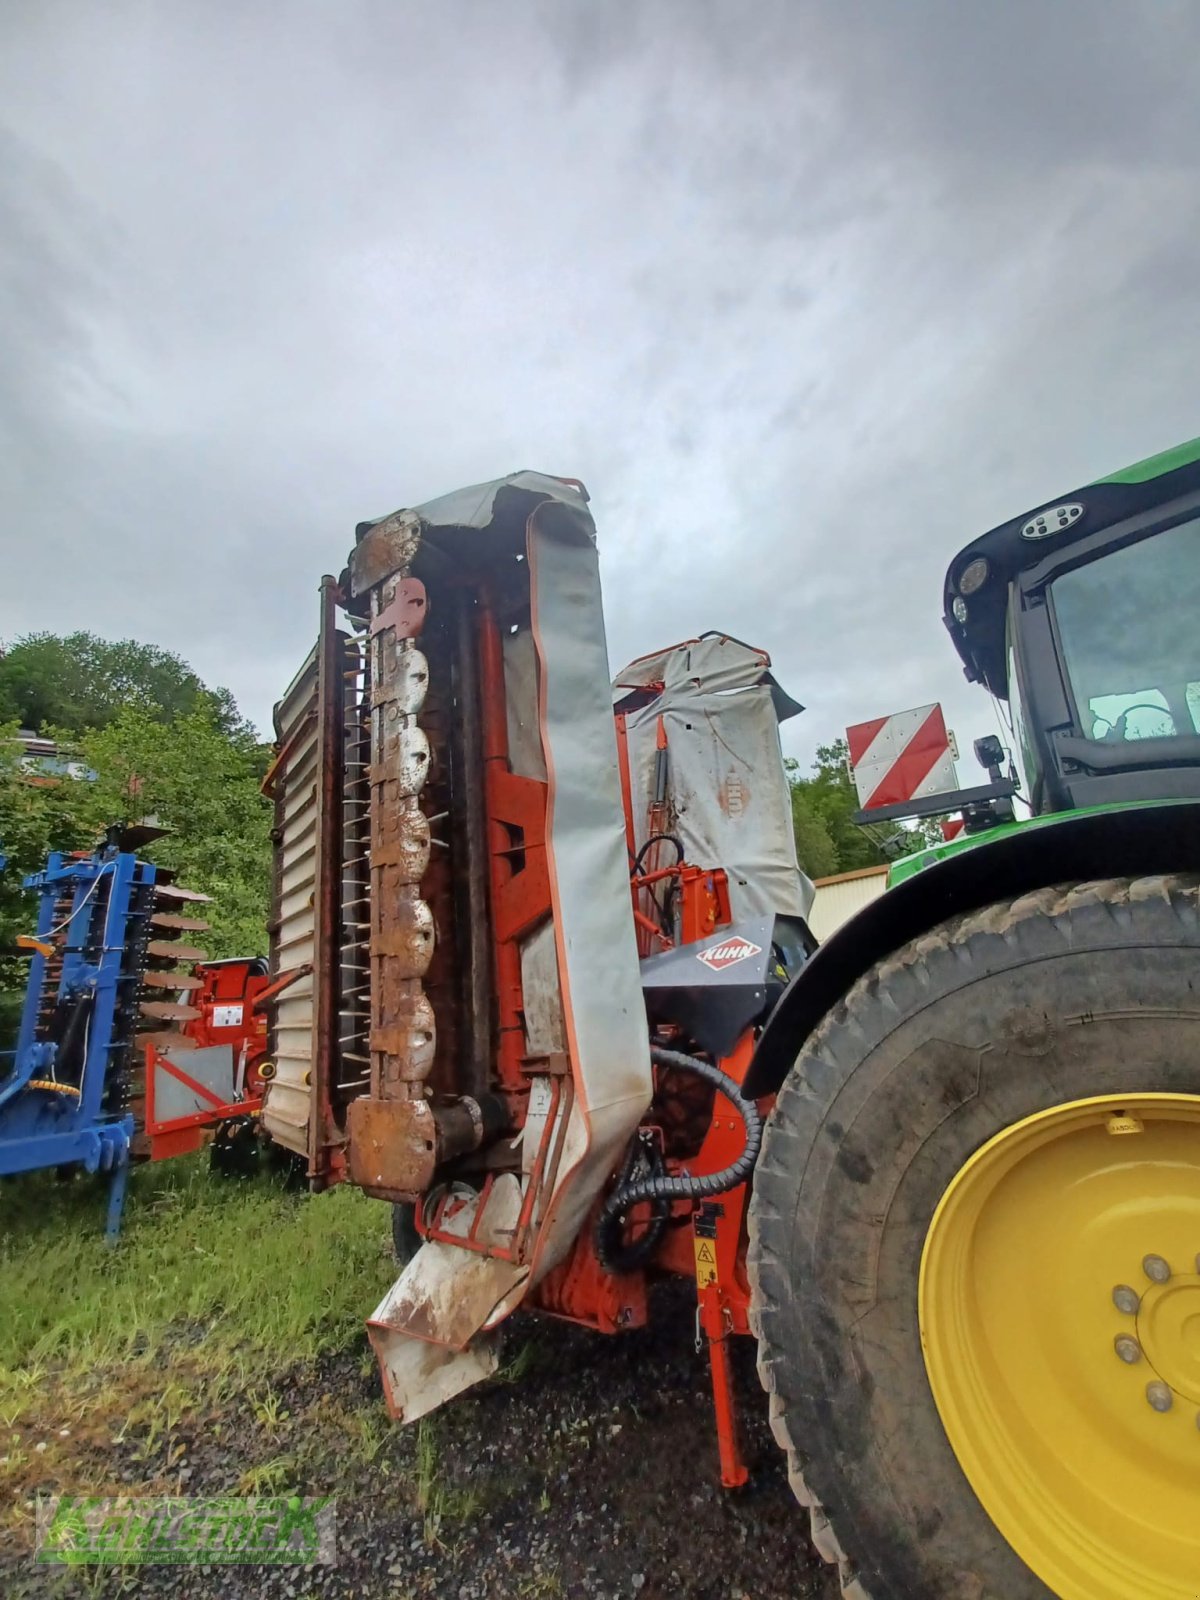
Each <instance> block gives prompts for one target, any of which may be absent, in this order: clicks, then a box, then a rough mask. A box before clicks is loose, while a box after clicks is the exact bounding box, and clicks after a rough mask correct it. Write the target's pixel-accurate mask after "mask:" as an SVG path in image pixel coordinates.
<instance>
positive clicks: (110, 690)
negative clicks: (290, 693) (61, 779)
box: [0, 633, 249, 734]
mask: <svg viewBox="0 0 1200 1600" xmlns="http://www.w3.org/2000/svg"><path fill="white" fill-rule="evenodd" d="M201 705H204V706H206V707H209V708H210V709H211V710H212V712H213V715H214V716H215V718H216V721H217V725H218V726H219V727H220V728H222V729H223V730H224V731H225V732H226V733H229V734H235V733H246V732H248V731H249V729H248V724H247V723H246V722H245V720H244V719H243V718H242V716H241V715H240V713H239V712H238V709H237V705H236V703H235V702H234V699H233V696H232V695H231V694H230V693H229V691H228V689H217V690H215V691H212V692H210V691H209V690H208V689H206V688H205V686H204V684H203V683H202V682H201V681H200V679H199V678H198V677H197V676H196V674H195V673H194V672H193V671H192V669H191V668H190V667H189V666H188V664H187V663H186V662H185V661H182V660H181V659H180V658H179V656H177V655H174V654H172V652H171V651H170V650H162V649H160V648H159V647H158V646H157V645H153V644H139V643H138V642H137V641H136V640H134V639H115V640H114V639H100V638H97V636H96V635H95V634H94V633H70V634H66V635H64V636H60V635H58V634H53V633H30V634H26V635H25V636H24V637H23V638H21V639H18V640H17V642H16V643H15V644H14V645H11V646H10V647H9V648H8V649H7V650H5V651H4V652H3V653H2V654H0V720H3V721H12V720H15V721H17V722H19V723H20V725H21V726H22V727H23V728H32V729H33V731H34V732H35V733H47V732H48V731H49V730H50V729H56V730H58V731H59V732H66V733H70V734H81V733H83V732H84V731H86V730H87V729H91V728H103V727H105V726H107V724H108V723H109V722H111V721H112V719H113V718H114V717H115V716H116V715H117V713H118V711H119V710H120V709H121V708H122V707H123V706H136V707H139V708H140V709H141V710H143V711H145V712H146V713H147V714H148V715H150V716H151V717H153V718H154V719H155V720H156V721H158V722H163V723H169V722H173V721H174V720H175V718H176V717H181V716H186V715H187V714H188V713H189V712H192V711H195V710H196V709H197V708H198V707H200V706H201Z"/></svg>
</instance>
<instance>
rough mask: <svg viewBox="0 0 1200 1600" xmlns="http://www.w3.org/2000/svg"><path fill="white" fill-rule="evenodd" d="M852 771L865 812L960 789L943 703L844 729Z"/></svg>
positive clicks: (898, 712) (876, 718) (859, 723)
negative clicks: (943, 712)
mask: <svg viewBox="0 0 1200 1600" xmlns="http://www.w3.org/2000/svg"><path fill="white" fill-rule="evenodd" d="M846 741H847V743H848V744H849V746H850V770H851V772H852V773H853V774H854V786H855V788H856V789H857V790H858V799H859V804H860V805H861V806H862V808H863V810H864V811H870V810H871V809H872V807H874V806H895V805H903V804H904V802H905V801H907V800H919V799H921V798H923V797H924V796H925V795H930V794H940V793H942V792H943V791H944V790H946V789H957V788H958V775H957V773H956V772H955V770H954V755H953V752H952V751H951V748H950V735H949V734H948V733H947V732H946V723H945V719H944V718H943V716H942V708H941V706H940V705H932V706H917V708H916V709H915V710H913V711H897V712H896V713H895V715H894V716H891V717H875V718H874V719H873V720H872V721H871V722H856V723H855V725H854V726H853V727H852V728H847V729H846Z"/></svg>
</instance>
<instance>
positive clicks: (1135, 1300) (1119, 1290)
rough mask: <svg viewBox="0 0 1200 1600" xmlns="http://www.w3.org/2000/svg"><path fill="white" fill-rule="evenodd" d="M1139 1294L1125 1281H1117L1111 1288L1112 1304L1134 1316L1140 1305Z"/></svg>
mask: <svg viewBox="0 0 1200 1600" xmlns="http://www.w3.org/2000/svg"><path fill="white" fill-rule="evenodd" d="M1141 1303H1142V1301H1141V1296H1140V1295H1139V1294H1138V1292H1137V1290H1136V1289H1131V1288H1130V1287H1129V1285H1128V1284H1127V1283H1119V1284H1118V1285H1117V1287H1116V1288H1115V1289H1114V1290H1113V1305H1115V1306H1116V1308H1117V1310H1118V1311H1124V1312H1126V1313H1127V1314H1128V1315H1129V1316H1131V1317H1136V1316H1137V1313H1138V1307H1139V1306H1140V1305H1141Z"/></svg>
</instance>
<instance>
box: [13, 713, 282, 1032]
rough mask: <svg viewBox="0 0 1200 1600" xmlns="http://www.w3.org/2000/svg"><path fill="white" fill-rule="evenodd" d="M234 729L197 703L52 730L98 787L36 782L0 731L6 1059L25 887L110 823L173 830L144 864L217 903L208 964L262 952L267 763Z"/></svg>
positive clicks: (28, 907) (208, 913)
mask: <svg viewBox="0 0 1200 1600" xmlns="http://www.w3.org/2000/svg"><path fill="white" fill-rule="evenodd" d="M237 720H238V723H239V724H240V727H239V730H238V731H235V732H233V733H230V732H228V731H226V728H225V727H224V725H223V724H224V711H223V707H222V704H221V703H220V702H219V701H217V700H215V699H214V698H213V697H211V696H207V695H205V694H203V693H201V695H200V696H198V698H197V700H196V702H195V705H194V706H193V708H192V709H191V710H190V711H188V712H187V713H186V714H184V715H182V716H177V717H176V718H175V719H174V720H173V721H171V722H169V723H164V722H162V721H160V720H159V716H158V712H157V710H152V709H149V708H147V707H145V706H141V705H136V704H126V705H123V706H121V707H119V708H118V709H117V710H116V713H115V715H113V716H112V717H111V718H110V719H108V720H107V721H106V725H105V726H103V727H101V728H95V729H89V730H85V731H84V732H83V733H81V734H80V735H79V736H78V737H77V738H75V739H73V740H72V739H70V738H69V737H68V736H66V735H63V734H61V733H60V732H59V731H58V730H51V731H52V734H53V736H54V737H56V738H57V739H58V740H59V743H60V748H61V749H62V753H63V754H64V755H66V756H67V757H69V758H72V759H77V760H79V761H81V762H82V763H83V764H84V765H85V766H86V767H87V768H88V769H89V770H90V771H92V772H94V773H95V778H94V779H93V780H87V779H71V778H61V779H58V780H55V781H47V780H46V779H44V778H42V779H37V778H33V779H31V776H30V774H28V773H26V772H23V771H22V770H21V766H20V759H21V756H22V754H23V751H22V748H21V746H20V745H19V744H17V743H16V742H15V739H14V737H13V735H14V733H15V729H13V728H12V727H11V726H10V727H9V728H8V729H7V730H0V850H2V851H3V853H4V854H5V855H7V856H8V858H9V864H8V870H7V871H6V872H5V873H4V874H3V875H2V876H0V1048H6V1047H7V1045H8V1043H9V1041H10V1040H11V1037H12V1034H13V1032H14V1029H15V1020H16V1019H15V1012H16V1011H17V1010H18V1008H19V1005H20V997H21V993H22V991H23V988H24V982H25V976H24V974H25V958H23V957H20V956H18V955H17V954H16V950H15V940H16V936H17V934H19V933H29V932H32V931H33V919H34V916H35V903H34V900H33V897H32V896H31V895H29V894H25V893H23V892H22V890H21V887H20V885H21V879H22V877H23V876H24V875H25V874H26V873H30V872H35V871H37V870H38V868H40V867H41V865H42V863H43V862H44V860H45V857H46V855H47V853H48V852H49V851H50V850H86V849H91V848H92V847H94V846H95V844H96V843H97V842H98V841H99V839H100V838H102V837H103V834H104V831H105V829H106V828H107V827H108V826H109V825H111V824H112V823H114V822H124V821H134V820H137V819H140V818H142V817H147V816H154V817H156V818H157V820H158V822H159V824H160V825H161V826H162V827H164V828H167V829H169V830H170V831H169V832H168V833H167V835H166V836H165V837H164V838H162V839H159V840H155V841H154V842H153V843H152V844H149V845H147V846H145V847H144V848H143V849H142V851H141V852H140V853H141V854H143V855H145V856H146V857H147V858H148V859H149V860H151V861H154V862H156V863H157V864H159V865H161V866H164V867H171V868H174V869H175V870H176V872H177V873H178V880H179V882H180V883H181V884H183V885H184V886H185V887H187V888H190V889H196V890H199V891H200V892H201V893H204V894H208V895H210V896H211V897H212V902H211V904H210V905H208V906H205V907H203V908H201V910H202V914H203V916H204V918H205V920H206V921H208V922H210V923H211V924H212V928H211V930H210V932H208V933H206V934H204V935H203V937H202V939H201V940H200V943H201V944H202V945H203V947H204V949H205V950H206V951H207V953H208V954H209V955H211V956H214V957H219V956H228V955H246V956H251V955H263V954H265V953H266V948H267V932H266V924H267V904H268V892H269V884H270V864H271V844H270V826H271V808H270V806H269V804H268V802H267V801H266V800H264V799H263V797H262V795H261V793H260V792H259V784H260V782H261V778H262V774H263V772H264V770H265V767H266V762H267V758H268V754H269V752H268V750H267V748H266V747H265V746H262V745H259V744H258V743H257V741H256V739H255V737H254V735H253V734H252V733H250V732H248V731H246V728H245V724H244V723H241V719H240V718H238V719H237ZM5 734H6V735H7V736H5Z"/></svg>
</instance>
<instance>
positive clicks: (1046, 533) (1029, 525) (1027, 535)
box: [1021, 501, 1083, 539]
mask: <svg viewBox="0 0 1200 1600" xmlns="http://www.w3.org/2000/svg"><path fill="white" fill-rule="evenodd" d="M1082 515H1083V507H1082V506H1081V505H1080V504H1079V503H1078V501H1076V502H1075V503H1074V504H1072V505H1069V506H1051V507H1050V508H1049V510H1047V511H1039V512H1038V514H1037V516H1036V517H1030V519H1029V521H1028V522H1026V523H1025V524H1024V525H1023V526H1022V528H1021V537H1022V539H1049V538H1050V537H1051V536H1052V535H1053V534H1056V533H1061V532H1062V531H1063V529H1064V528H1069V527H1070V526H1071V524H1072V523H1073V522H1078V521H1079V519H1080V517H1081V516H1082Z"/></svg>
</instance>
